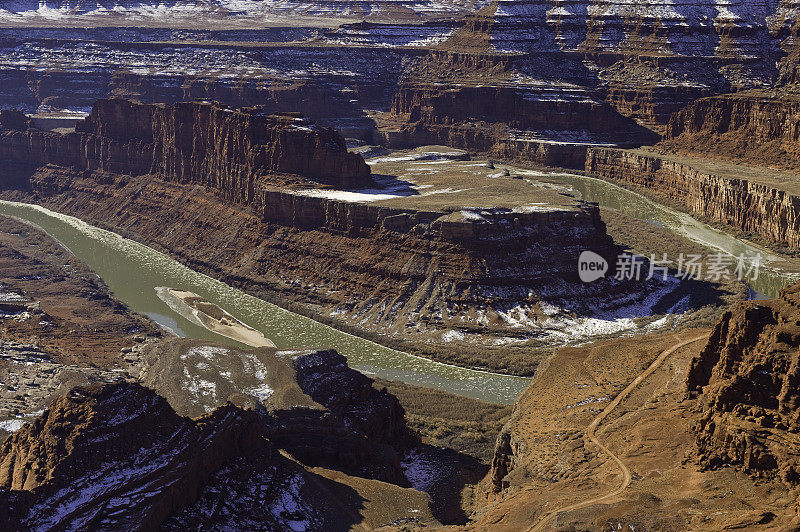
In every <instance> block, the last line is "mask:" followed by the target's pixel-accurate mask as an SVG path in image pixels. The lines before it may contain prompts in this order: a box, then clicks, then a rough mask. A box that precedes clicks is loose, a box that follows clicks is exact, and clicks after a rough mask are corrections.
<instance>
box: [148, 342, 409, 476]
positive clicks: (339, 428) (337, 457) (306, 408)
mask: <svg viewBox="0 0 800 532" xmlns="http://www.w3.org/2000/svg"><path fill="white" fill-rule="evenodd" d="M142 356H143V358H144V361H145V363H144V366H143V369H142V370H141V374H140V378H141V379H142V381H143V382H144V383H145V384H146V385H148V386H151V387H152V388H153V389H154V390H156V392H158V393H159V394H160V395H163V396H164V397H165V398H166V399H167V400H168V401H169V403H170V405H172V407H173V408H174V409H175V410H176V411H177V412H178V413H180V414H182V415H191V416H197V415H203V414H204V413H206V412H209V411H212V410H213V409H215V408H218V407H220V406H222V405H224V404H225V402H226V401H229V400H230V401H233V402H235V403H236V404H240V405H242V406H252V407H254V408H255V409H256V410H257V411H258V412H259V413H260V419H261V422H262V424H263V427H264V434H265V436H266V437H267V438H269V440H270V441H271V442H272V443H273V444H274V445H275V446H276V447H278V448H280V449H284V450H286V451H288V452H289V453H291V454H292V456H294V457H295V458H298V459H300V460H301V461H303V462H304V463H305V464H307V465H311V466H323V467H329V468H332V469H336V470H339V471H345V472H347V473H349V474H353V475H357V476H360V477H367V478H374V479H378V480H381V481H385V482H392V483H397V484H402V485H405V484H406V483H407V481H406V479H405V477H404V475H403V473H402V471H401V469H400V460H399V456H400V454H401V453H402V451H403V449H405V447H406V446H407V445H410V444H411V443H413V441H414V438H413V436H412V435H411V433H410V432H409V431H408V429H407V428H406V425H405V419H404V414H405V413H404V410H403V407H402V406H401V405H400V403H399V402H398V400H397V398H396V397H394V396H393V395H391V394H389V393H387V392H386V391H385V390H384V391H379V390H376V389H375V388H373V386H372V380H371V379H369V378H368V377H366V376H364V375H363V374H361V373H359V372H358V371H356V370H354V369H351V368H350V367H349V366H348V365H347V360H346V359H345V358H344V357H343V356H341V355H339V354H338V353H336V352H335V351H330V350H328V351H278V352H277V353H276V352H275V351H274V350H272V349H269V348H262V349H254V350H241V349H236V348H232V347H227V346H222V345H215V344H209V343H208V342H201V341H198V340H185V339H175V340H171V341H167V342H160V343H158V344H155V345H151V346H149V347H148V348H147V349H145V350H144V352H143V353H142Z"/></svg>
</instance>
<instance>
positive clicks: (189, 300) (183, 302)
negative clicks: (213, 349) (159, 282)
mask: <svg viewBox="0 0 800 532" xmlns="http://www.w3.org/2000/svg"><path fill="white" fill-rule="evenodd" d="M156 293H158V297H159V298H161V300H162V301H164V302H165V303H167V305H169V307H170V308H172V309H173V310H175V311H176V312H178V313H179V314H180V315H181V316H183V317H184V318H186V319H188V320H190V321H192V322H194V323H197V324H199V325H201V326H203V327H205V328H206V329H208V330H209V331H211V332H213V333H216V334H219V335H221V336H225V337H227V338H231V339H232V340H236V341H237V342H241V343H243V344H245V345H249V346H251V347H275V344H274V343H272V341H271V340H270V339H269V338H267V337H265V336H264V335H263V334H262V333H260V332H259V331H257V330H255V329H253V328H252V327H250V326H249V325H245V324H244V323H242V322H241V321H239V320H237V319H236V318H234V317H233V316H231V315H230V314H228V313H227V312H226V311H225V310H223V309H222V308H220V307H219V306H217V305H215V304H214V303H211V302H210V301H208V300H206V299H204V298H203V297H201V296H199V295H197V294H195V293H194V292H189V291H188V290H177V289H175V288H168V287H164V286H159V287H157V288H156Z"/></svg>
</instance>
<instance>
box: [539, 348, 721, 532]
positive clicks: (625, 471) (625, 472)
mask: <svg viewBox="0 0 800 532" xmlns="http://www.w3.org/2000/svg"><path fill="white" fill-rule="evenodd" d="M705 338H708V335H707V334H704V335H702V336H698V337H696V338H692V339H690V340H684V341H682V342H678V343H677V344H675V345H673V346H672V347H670V348H669V349H667V350H665V351H664V352H662V353H661V354H660V355H659V356H658V358H656V359H655V360H654V361H653V363H652V364H650V366H649V367H648V368H647V369H646V370H644V371H643V372H642V373H641V374H639V376H638V377H636V378H635V379H634V380H633V382H631V383H630V384H629V385H628V386H627V388H625V389H624V390H622V392H620V394H619V395H617V396H616V397H615V398H614V400H613V401H611V403H609V405H608V406H607V407H606V408H605V409H604V410H603V411H602V412H600V415H598V416H597V417H596V418H594V420H593V421H592V422H591V424H589V426H588V427H586V432H585V437H586V438H587V439H588V440H589V441H591V442H592V443H594V444H595V445H597V446H598V447H599V448H600V450H601V451H603V452H604V453H605V454H607V455H608V456H609V457H611V459H612V460H613V461H614V463H616V464H617V467H618V468H619V470H620V471H621V472H622V482H620V485H619V487H618V488H617V489H615V490H614V491H611V492H609V493H606V494H605V495H603V496H601V497H595V498H594V499H588V500H585V501H581V502H578V503H575V504H571V505H569V506H564V507H561V508H556V509H555V510H551V511H550V512H548V513H547V514H545V515H544V517H542V518H541V519H540V520H539V522H538V523H536V524H535V525H533V526H532V527H531V528H529V529H528V530H529V531H530V532H536V531H538V530H544V529H545V527H546V526H547V524H548V523H549V522H550V520H551V519H553V518H554V517H555V516H556V515H557V514H559V513H561V512H569V511H572V510H578V509H580V508H585V507H587V506H591V505H593V504H597V503H598V502H603V501H605V500H608V499H612V498H614V497H616V496H617V495H619V494H620V493H622V492H623V491H625V489H626V488H627V487H628V485H629V484H630V483H631V470H630V469H629V468H628V466H626V465H625V463H624V462H623V461H622V460H620V458H619V457H618V456H617V455H616V454H614V453H613V452H611V450H610V449H609V448H608V447H606V446H605V445H603V443H602V442H601V441H600V440H599V439H597V428H598V427H599V426H600V423H602V422H603V420H604V419H605V418H606V417H607V416H608V415H609V414H610V413H611V412H612V411H613V410H614V409H615V408H617V407H618V406H619V404H620V403H621V402H622V401H624V400H625V398H626V397H628V396H629V395H630V394H631V392H632V391H633V390H635V389H636V387H637V386H639V385H640V384H641V383H642V382H644V380H645V379H646V378H647V377H649V376H650V375H652V374H653V372H654V371H655V370H657V369H658V367H659V366H661V364H662V363H663V362H664V361H665V360H666V359H667V358H668V357H669V356H670V355H671V354H672V353H674V352H675V351H677V350H678V349H680V348H681V347H684V346H686V345H689V344H691V343H694V342H697V341H700V340H703V339H705Z"/></svg>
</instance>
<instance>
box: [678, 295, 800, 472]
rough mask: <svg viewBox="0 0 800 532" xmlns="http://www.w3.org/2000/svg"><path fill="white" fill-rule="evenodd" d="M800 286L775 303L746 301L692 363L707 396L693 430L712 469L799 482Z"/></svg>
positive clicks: (690, 380)
mask: <svg viewBox="0 0 800 532" xmlns="http://www.w3.org/2000/svg"><path fill="white" fill-rule="evenodd" d="M799 318H800V286H798V285H795V286H793V287H790V288H788V289H786V290H785V291H784V292H782V293H781V295H780V298H779V299H777V300H773V301H752V302H747V303H742V304H740V305H739V306H738V307H736V308H734V309H733V310H732V311H730V312H727V313H726V314H725V315H724V316H723V318H722V320H721V321H720V322H719V323H718V324H717V326H716V328H715V329H714V332H713V334H712V335H711V338H710V339H709V341H708V344H707V345H706V347H705V349H704V350H703V352H702V353H701V354H700V355H699V356H698V357H696V358H695V359H694V360H693V361H692V364H691V367H690V369H689V374H688V377H687V388H688V389H689V391H690V392H692V393H695V392H701V393H702V394H703V401H702V403H703V405H704V409H705V410H704V414H703V416H702V418H701V420H700V421H699V422H698V424H697V426H696V428H695V431H696V435H697V446H698V448H699V455H698V459H699V460H700V462H701V463H702V464H704V465H705V466H707V467H716V466H720V465H725V464H733V465H736V466H738V467H741V468H743V469H744V470H746V471H748V472H749V473H751V474H754V475H756V476H767V477H779V478H781V479H782V480H783V481H784V482H785V483H787V484H788V485H790V486H791V487H797V486H798V485H800V460H799V459H798V456H800V436H798V432H800V416H799V415H798V413H800V410H798V407H800V392H799V391H798V385H799V384H800V357H798V348H800V326H798V323H800V321H798V319H799Z"/></svg>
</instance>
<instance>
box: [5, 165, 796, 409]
mask: <svg viewBox="0 0 800 532" xmlns="http://www.w3.org/2000/svg"><path fill="white" fill-rule="evenodd" d="M514 172H515V173H519V174H521V175H529V176H531V177H532V178H535V177H546V178H547V179H548V180H552V181H557V182H561V183H564V184H567V185H569V186H571V187H572V188H573V189H574V191H575V192H576V193H577V194H579V195H580V196H581V197H582V198H583V199H586V200H588V201H596V202H598V203H600V205H601V206H604V207H608V208H612V209H616V210H619V211H621V212H622V213H624V214H626V215H629V216H632V217H635V218H639V219H642V220H646V221H648V222H651V223H655V224H658V225H661V226H663V227H665V228H667V229H669V230H671V231H674V232H676V233H678V234H680V235H683V236H686V237H687V238H689V239H691V240H693V241H696V242H698V243H700V244H702V245H704V246H706V247H707V248H709V249H712V250H719V251H723V252H725V253H729V254H731V255H734V256H738V255H740V254H742V253H744V254H755V253H761V254H762V256H763V259H764V264H765V267H762V268H761V269H760V270H759V276H758V278H757V279H751V280H750V285H751V288H752V290H753V291H754V293H755V294H758V293H763V294H767V295H769V296H775V295H776V294H777V293H778V291H779V290H780V289H781V288H783V287H785V286H787V285H788V284H791V283H792V282H796V281H797V279H798V276H797V274H791V273H787V272H786V271H782V270H781V269H779V268H777V267H775V265H776V264H779V263H781V261H783V259H782V258H780V257H777V256H775V255H773V254H771V253H769V252H767V251H765V250H763V249H761V248H758V247H755V246H753V245H751V244H749V243H747V242H743V241H741V240H739V239H737V238H735V237H733V236H731V235H729V234H727V233H723V232H721V231H718V230H716V229H714V228H712V227H710V226H708V225H706V224H703V223H701V222H699V221H697V220H695V219H694V218H692V217H691V216H689V215H687V214H684V213H679V212H676V211H674V210H672V209H669V208H666V207H664V206H662V205H659V204H657V203H654V202H652V201H651V200H649V199H647V198H645V197H644V196H641V195H640V194H637V193H635V192H631V191H629V190H626V189H624V188H621V187H618V186H616V185H612V184H610V183H606V182H604V181H601V180H598V179H593V178H588V177H583V176H578V175H572V174H553V173H541V172H536V171H532V170H523V169H514ZM0 214H6V215H10V216H14V217H16V218H19V219H21V220H23V221H26V222H29V223H31V224H34V225H36V226H38V227H40V228H41V229H43V230H44V231H45V232H46V233H47V234H49V235H50V236H51V237H53V238H55V239H56V240H58V241H59V242H61V243H62V244H63V245H64V246H65V247H67V248H68V249H69V250H70V251H71V252H72V253H73V254H74V255H75V256H76V257H77V258H78V259H80V260H81V261H83V262H84V263H85V264H86V265H88V266H89V267H90V268H91V269H92V270H94V271H95V272H96V273H97V275H98V276H99V277H100V278H102V279H103V281H104V282H105V283H106V284H107V285H108V287H109V288H110V289H111V291H112V292H113V294H114V296H115V297H116V298H117V299H119V300H121V301H123V302H124V303H125V304H127V305H128V306H129V307H130V308H131V309H133V310H134V311H137V312H140V313H143V314H146V315H147V316H149V317H150V318H152V319H153V320H154V321H156V322H157V323H158V324H159V325H161V326H162V327H164V328H166V329H169V330H171V331H173V332H174V333H175V334H178V335H180V336H187V337H190V338H201V339H207V340H214V341H217V342H222V343H227V344H232V345H237V344H236V342H235V341H234V340H231V339H228V338H225V337H223V336H220V335H217V334H215V333H212V332H211V331H208V330H207V329H205V328H203V327H201V326H199V325H197V324H196V323H194V322H193V321H190V320H188V319H186V318H184V317H183V316H182V315H181V314H180V313H178V312H177V311H175V310H173V309H172V308H170V307H169V306H167V304H166V303H165V302H164V301H162V300H161V299H160V298H159V297H158V295H157V293H156V288H158V287H163V286H169V287H173V288H179V289H182V290H189V291H191V292H195V293H197V294H199V295H200V296H202V297H204V298H206V299H207V300H209V301H210V302H212V303H215V304H216V305H219V306H220V307H221V308H223V309H225V310H226V311H228V312H229V313H230V314H232V315H233V316H234V317H236V318H237V319H239V320H240V321H242V322H244V323H246V324H247V325H249V326H251V327H253V328H255V329H257V330H258V331H260V332H262V333H263V334H264V335H265V336H266V337H267V338H269V339H270V340H272V341H273V342H274V343H275V344H276V345H277V347H278V348H279V349H304V348H333V349H336V350H337V351H338V352H339V353H341V354H343V355H344V356H346V357H347V359H348V363H349V364H350V365H351V366H352V367H354V368H356V369H358V370H360V371H363V372H364V373H367V374H371V375H377V376H379V377H382V378H385V379H394V380H401V381H404V382H408V383H411V384H417V385H420V386H428V387H433V388H437V389H441V390H445V391H448V392H452V393H456V394H460V395H464V396H467V397H473V398H476V399H481V400H484V401H490V402H495V403H504V404H511V403H513V402H514V399H515V398H516V396H517V395H518V394H519V392H521V391H522V390H523V389H524V388H525V387H526V386H527V385H528V384H529V383H530V380H529V379H525V378H521V377H512V376H507V375H499V374H495V373H488V372H483V371H477V370H469V369H464V368H459V367H455V366H450V365H447V364H441V363H438V362H433V361H430V360H427V359H425V358H421V357H416V356H413V355H409V354H406V353H402V352H399V351H396V350H393V349H389V348H387V347H383V346H380V345H378V344H375V343H374V342H370V341H368V340H364V339H362V338H358V337H356V336H352V335H349V334H346V333H343V332H341V331H338V330H336V329H334V328H332V327H329V326H327V325H323V324H321V323H318V322H316V321H314V320H311V319H309V318H306V317H303V316H300V315H298V314H294V313H292V312H289V311H287V310H284V309H282V308H280V307H278V306H276V305H273V304H271V303H268V302H266V301H263V300H261V299H258V298H256V297H252V296H250V295H248V294H245V293H244V292H242V291H240V290H237V289H235V288H233V287H230V286H228V285H226V284H225V283H223V282H221V281H218V280H215V279H213V278H211V277H208V276H207V275H203V274H201V273H198V272H195V271H193V270H191V269H189V268H187V267H185V266H183V265H182V264H180V263H179V262H177V261H175V260H173V259H171V258H170V257H168V256H167V255H164V254H163V253H159V252H158V251H155V250H153V249H151V248H149V247H147V246H144V245H142V244H139V243H138V242H135V241H133V240H128V239H125V238H122V237H121V236H119V235H117V234H116V233H113V232H110V231H105V230H103V229H99V228H97V227H94V226H91V225H89V224H87V223H85V222H83V221H81V220H79V219H77V218H74V217H71V216H66V215H63V214H59V213H56V212H53V211H50V210H47V209H45V208H43V207H40V206H37V205H28V204H24V203H16V202H9V201H2V200H0Z"/></svg>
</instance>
